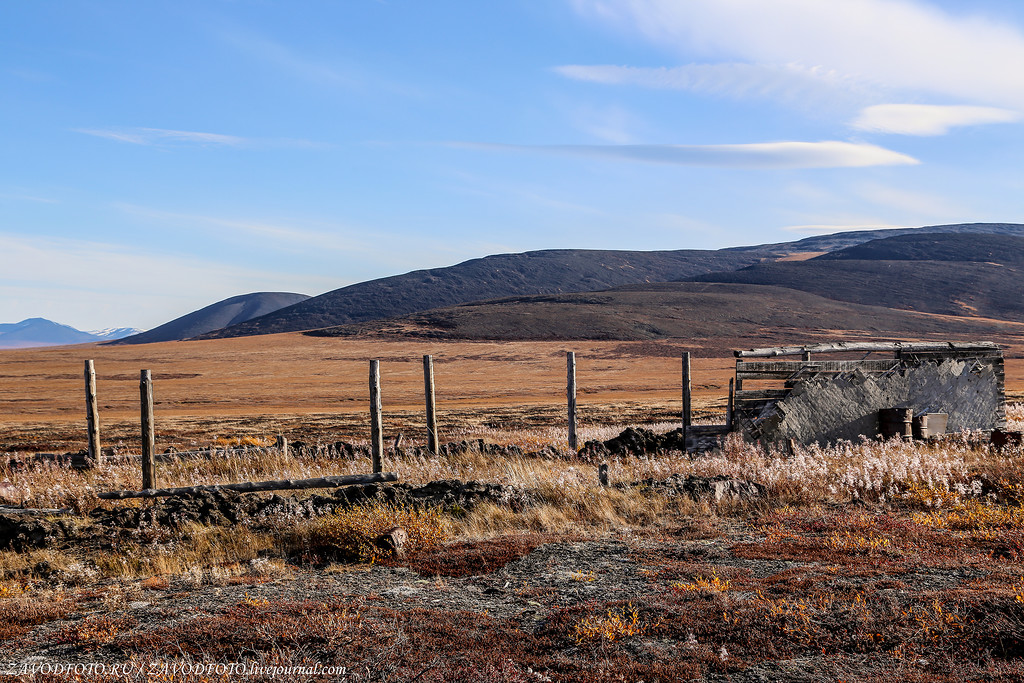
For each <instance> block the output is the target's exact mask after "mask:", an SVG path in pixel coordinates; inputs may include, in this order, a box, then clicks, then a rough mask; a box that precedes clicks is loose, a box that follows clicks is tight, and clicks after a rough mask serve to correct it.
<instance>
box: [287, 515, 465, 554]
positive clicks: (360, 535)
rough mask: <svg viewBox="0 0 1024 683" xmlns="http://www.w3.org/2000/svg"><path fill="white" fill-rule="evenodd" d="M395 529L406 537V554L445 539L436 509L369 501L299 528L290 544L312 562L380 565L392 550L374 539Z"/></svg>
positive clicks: (444, 531)
mask: <svg viewBox="0 0 1024 683" xmlns="http://www.w3.org/2000/svg"><path fill="white" fill-rule="evenodd" d="M395 527H401V528H402V529H404V530H405V532H406V533H407V534H408V538H407V540H406V542H405V547H404V550H405V551H406V552H415V551H419V550H424V549H429V548H433V547H435V546H436V545H437V544H438V543H440V542H441V541H443V540H444V539H445V538H446V537H447V532H446V530H445V524H444V518H443V517H442V515H441V512H440V510H437V509H434V508H427V509H423V508H415V507H402V506H398V505H393V504H391V503H381V502H370V503H365V504H361V505H356V506H353V507H351V508H348V509H347V510H341V511H338V512H335V513H334V514H332V515H329V516H327V517H321V518H319V519H315V520H312V521H310V522H308V523H306V524H303V525H301V526H300V527H299V528H297V529H296V532H295V535H294V537H293V538H292V542H291V544H290V545H291V546H292V549H293V550H299V551H300V552H302V553H304V554H305V555H306V557H307V559H312V560H317V559H320V560H330V559H333V560H343V561H350V562H380V561H381V560H383V559H385V558H387V557H389V556H391V555H392V554H393V551H392V550H391V549H389V548H386V547H381V546H380V545H378V544H376V543H375V540H376V539H378V538H379V537H380V536H382V535H383V534H385V533H386V532H388V531H389V530H391V529H393V528H395Z"/></svg>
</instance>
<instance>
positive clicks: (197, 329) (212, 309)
mask: <svg viewBox="0 0 1024 683" xmlns="http://www.w3.org/2000/svg"><path fill="white" fill-rule="evenodd" d="M308 298H309V296H308V295H306V294H295V293H292V292H254V293H252V294H240V295H238V296H233V297H230V298H228V299H224V300H223V301H218V302H217V303H213V304H210V305H209V306H206V307H205V308H201V309H199V310H198V311H193V312H192V313H188V314H186V315H183V316H181V317H180V318H175V319H174V320H172V321H170V322H167V323H164V324H163V325H160V326H159V327H154V328H153V329H151V330H149V331H147V332H143V333H141V334H136V335H132V336H130V337H125V338H124V339H120V340H118V341H117V342H114V343H117V344H148V343H151V342H164V341H180V340H182V339H191V338H192V337H198V336H199V335H202V334H205V333H207V332H212V331H214V330H219V329H221V328H224V327H228V326H230V325H235V324H238V323H244V322H245V321H247V320H251V319H252V318H257V317H259V316H262V315H266V314H267V313H271V312H273V311H276V310H278V309H281V308H284V307H286V306H290V305H292V304H295V303H298V302H300V301H305V300H306V299H308Z"/></svg>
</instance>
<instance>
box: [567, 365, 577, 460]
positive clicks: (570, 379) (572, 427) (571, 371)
mask: <svg viewBox="0 0 1024 683" xmlns="http://www.w3.org/2000/svg"><path fill="white" fill-rule="evenodd" d="M565 364H566V382H565V398H566V402H567V403H568V404H569V448H570V449H572V451H573V452H575V451H576V448H577V443H576V354H575V353H573V352H572V351H568V352H566V354H565Z"/></svg>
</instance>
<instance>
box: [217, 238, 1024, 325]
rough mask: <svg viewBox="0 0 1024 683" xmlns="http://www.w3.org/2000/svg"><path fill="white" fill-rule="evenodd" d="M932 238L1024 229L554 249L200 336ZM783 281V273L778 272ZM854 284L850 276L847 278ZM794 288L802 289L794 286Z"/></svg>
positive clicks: (390, 314) (337, 293) (348, 294)
mask: <svg viewBox="0 0 1024 683" xmlns="http://www.w3.org/2000/svg"><path fill="white" fill-rule="evenodd" d="M931 233H937V234H949V235H957V234H961V233H972V234H995V235H1007V236H1011V237H1018V238H1021V237H1024V225H1015V224H1009V223H970V224H956V225H940V226H931V227H926V228H906V229H902V228H901V229H894V230H861V231H851V232H842V233H836V234H832V235H819V236H814V237H808V238H805V239H802V240H797V241H794V242H784V243H778V244H767V245H760V246H754V247H738V248H730V249H720V250H717V251H705V250H692V249H689V250H677V251H648V252H642V251H596V250H582V249H555V250H547V251H534V252H525V253H522V254H501V255H495V256H488V257H485V258H480V259H473V260H470V261H466V262H463V263H460V264H457V265H454V266H449V267H446V268H434V269H430V270H418V271H414V272H411V273H406V274H404V275H395V276H392V277H387V278H381V279H378V280H371V281H368V282H362V283H358V284H354V285H350V286H348V287H342V288H340V289H336V290H333V291H330V292H327V293H325V294H321V295H319V296H315V297H312V298H310V299H307V300H306V301H302V302H300V303H297V304H295V305H293V306H288V307H286V308H282V309H280V310H278V311H275V312H273V313H270V314H268V315H264V316H262V317H258V318H254V319H252V320H249V321H248V322H244V323H242V324H239V325H233V326H230V327H225V328H224V329H221V330H218V331H216V332H211V333H209V334H206V335H202V336H203V338H214V337H234V336H245V335H251V334H269V333H274V332H290V331H296V330H309V329H315V328H322V327H329V326H335V325H343V324H348V323H357V322H363V321H369V320H382V319H387V318H395V317H400V316H404V315H409V314H411V313H415V312H417V311H425V310H431V309H435V308H443V307H448V306H454V305H457V304H462V303H468V302H472V301H481V300H487V299H494V298H501V297H509V296H523V295H534V294H561V293H568V292H586V291H596V290H602V289H608V288H612V287H617V286H622V285H627V284H643V283H650V282H664V281H669V280H684V279H689V278H695V276H702V275H704V274H708V273H715V272H717V273H721V272H730V271H735V270H737V269H741V268H745V267H748V266H755V264H760V263H763V262H771V261H775V260H776V259H778V258H780V257H785V256H787V255H791V254H798V253H808V252H810V253H818V252H827V251H833V250H837V249H844V248H848V247H852V246H856V245H858V244H862V243H864V242H869V241H871V240H876V239H879V238H887V237H892V236H899V235H920V234H931ZM755 267H756V266H755ZM784 274H785V272H783V273H782V275H784ZM856 277H857V276H856V275H851V276H850V278H848V279H855V278H856ZM757 284H776V283H772V282H767V281H765V282H763V281H761V280H760V279H759V280H758V281H757ZM778 284H782V285H785V286H793V285H794V284H795V283H794V282H793V278H790V279H789V280H786V279H785V277H784V278H783V281H782V282H779V283H778ZM795 288H797V289H800V287H799V286H797V287H795ZM908 298H909V297H908ZM861 303H864V302H861ZM873 303H882V302H881V301H878V302H873ZM968 305H971V304H968ZM923 310H931V309H923ZM943 310H957V309H948V308H947V309H943Z"/></svg>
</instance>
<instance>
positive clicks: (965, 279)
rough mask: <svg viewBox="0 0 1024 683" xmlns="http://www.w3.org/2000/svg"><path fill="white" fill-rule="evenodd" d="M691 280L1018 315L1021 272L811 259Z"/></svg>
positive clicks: (949, 311)
mask: <svg viewBox="0 0 1024 683" xmlns="http://www.w3.org/2000/svg"><path fill="white" fill-rule="evenodd" d="M694 280H696V281H700V282H733V283H743V284H753V285H773V286H777V287H788V288H791V289H797V290H800V291H803V292H808V293H810V294H817V295H818V296H823V297H826V298H829V299H835V300H837V301H848V302H850V303H858V304H865V305H871V306H887V307H889V308H899V309H904V310H910V311H923V312H927V313H942V314H946V315H960V316H979V317H986V318H998V319H1001V320H1018V321H1019V320H1024V300H1022V298H1021V291H1024V274H1022V272H1021V270H1019V269H1017V268H1014V267H1011V266H1003V265H998V264H991V263H977V262H966V261H965V262H953V261H852V260H851V261H842V260H822V259H811V260H809V261H796V262H785V263H764V264H760V265H756V266H751V267H749V268H744V269H742V270H738V271H734V272H728V273H712V274H709V275H702V276H698V277H696V278H694Z"/></svg>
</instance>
